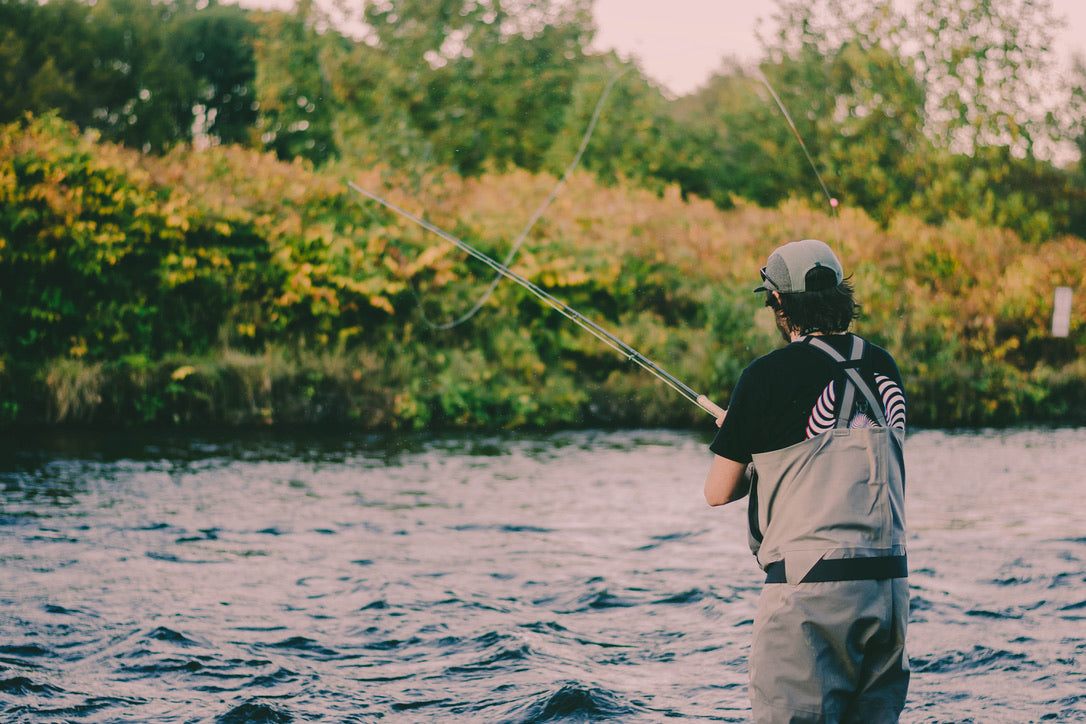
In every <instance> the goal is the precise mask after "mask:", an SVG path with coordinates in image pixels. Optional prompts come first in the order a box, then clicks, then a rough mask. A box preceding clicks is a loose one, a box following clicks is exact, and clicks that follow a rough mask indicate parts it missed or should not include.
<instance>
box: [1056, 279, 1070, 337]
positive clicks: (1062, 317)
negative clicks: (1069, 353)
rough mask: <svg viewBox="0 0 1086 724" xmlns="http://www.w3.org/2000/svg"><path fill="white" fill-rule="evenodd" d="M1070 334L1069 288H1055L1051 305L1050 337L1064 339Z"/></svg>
mask: <svg viewBox="0 0 1086 724" xmlns="http://www.w3.org/2000/svg"><path fill="white" fill-rule="evenodd" d="M1070 333H1071V287H1056V299H1055V301H1054V302H1053V304H1052V336H1053V337H1066V336H1067V335H1069V334H1070Z"/></svg>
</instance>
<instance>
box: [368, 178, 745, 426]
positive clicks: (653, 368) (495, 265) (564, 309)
mask: <svg viewBox="0 0 1086 724" xmlns="http://www.w3.org/2000/svg"><path fill="white" fill-rule="evenodd" d="M347 185H348V186H349V187H350V188H351V189H352V190H353V191H355V192H356V193H358V194H361V195H362V196H365V197H366V198H368V199H371V200H372V201H376V202H377V203H379V204H381V205H382V206H384V207H385V208H387V209H389V210H390V211H393V212H395V213H397V214H399V215H400V216H402V217H404V218H405V219H409V220H410V221H413V222H414V223H416V224H418V225H419V226H421V227H422V228H424V229H426V230H427V231H429V232H431V233H433V234H435V235H437V236H439V237H441V238H442V239H444V240H445V241H447V242H449V243H450V244H452V245H454V246H456V247H457V248H459V249H461V250H462V251H465V252H467V253H468V255H470V256H472V257H474V258H475V259H478V260H479V261H481V262H483V263H484V264H486V265H487V266H489V267H490V268H491V269H493V270H494V271H495V272H497V273H498V275H499V276H503V277H506V278H507V279H511V280H513V281H514V282H516V283H517V284H519V285H521V286H522V287H524V288H525V289H527V290H528V291H529V292H531V293H532V294H533V295H534V296H535V297H536V298H538V299H539V300H540V301H542V302H545V303H546V304H547V305H548V306H550V307H552V308H553V309H555V310H557V311H558V312H559V313H560V314H561V315H562V316H564V317H565V318H566V319H568V320H570V321H571V322H573V323H574V324H576V325H577V326H579V327H581V328H582V329H584V330H586V331H587V332H589V333H590V334H592V335H593V336H594V337H596V338H597V339H599V340H600V341H601V342H603V343H604V344H606V345H607V346H609V347H611V348H612V349H614V350H615V351H616V352H618V353H619V354H621V355H623V356H624V357H626V359H627V360H628V361H630V362H633V363H635V364H637V365H638V366H639V367H641V368H643V369H645V370H646V371H648V372H649V373H650V374H652V375H653V376H655V377H656V378H657V379H659V380H661V381H662V382H664V383H665V384H666V385H668V386H669V387H670V388H671V389H673V390H675V391H676V392H678V393H679V394H680V395H682V396H683V397H685V398H686V399H687V400H689V401H690V402H692V403H694V404H695V405H697V406H698V407H700V408H701V409H703V410H705V411H706V412H708V413H709V414H710V415H713V416H714V417H722V416H723V415H724V414H725V411H724V408H722V407H720V406H719V405H716V404H714V403H713V402H711V401H710V400H709V398H708V397H706V396H705V395H703V394H699V393H697V392H695V391H694V390H693V389H691V388H690V387H688V386H687V385H684V384H683V383H682V382H680V381H679V380H678V379H676V378H675V377H673V376H672V375H671V374H669V373H668V372H666V371H665V370H664V369H662V368H661V367H660V366H659V365H657V364H656V363H655V362H653V361H652V360H650V359H648V358H647V357H645V356H644V355H643V354H641V353H640V352H638V351H637V350H636V349H634V348H633V347H631V346H630V345H628V344H626V343H625V342H623V341H622V340H621V339H619V338H618V337H616V336H614V335H613V334H611V333H610V332H608V331H607V330H606V329H604V328H603V327H601V326H600V325H598V324H596V323H595V322H593V321H592V320H590V319H588V318H587V317H585V316H583V315H582V314H580V313H579V312H578V311H577V310H575V309H573V308H572V307H570V306H569V305H568V304H566V303H565V302H563V301H561V300H560V299H558V298H556V297H554V296H553V295H551V294H548V293H547V292H546V291H544V290H543V289H541V288H539V287H538V286H536V285H535V284H533V283H532V282H530V281H528V280H527V279H525V278H524V277H522V276H520V275H519V274H517V273H516V272H514V271H513V270H512V269H510V268H509V267H507V266H506V265H504V264H502V263H500V262H498V261H497V260H495V259H493V258H491V257H489V256H487V255H486V254H484V253H483V252H481V251H479V250H478V249H476V248H475V247H473V246H471V245H470V244H468V243H467V242H465V241H462V240H461V239H458V238H457V237H455V236H453V235H452V234H450V233H448V232H447V231H445V230H443V229H440V228H438V227H437V226H434V225H433V224H431V223H430V222H429V221H426V220H425V219H423V218H420V217H419V216H416V215H415V214H413V213H411V212H410V211H407V210H406V209H404V208H402V207H400V206H397V205H396V204H393V203H392V202H391V201H388V200H386V199H384V198H382V197H380V196H378V195H377V194H375V193H373V192H372V191H367V190H366V189H364V188H362V187H361V186H359V185H358V184H356V183H354V182H353V181H348V182H347Z"/></svg>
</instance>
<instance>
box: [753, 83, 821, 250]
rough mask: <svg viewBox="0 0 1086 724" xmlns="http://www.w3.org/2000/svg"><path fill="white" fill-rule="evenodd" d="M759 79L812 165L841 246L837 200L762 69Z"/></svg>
mask: <svg viewBox="0 0 1086 724" xmlns="http://www.w3.org/2000/svg"><path fill="white" fill-rule="evenodd" d="M757 71H758V79H759V80H761V81H762V84H763V85H765V87H766V89H767V90H768V91H769V94H770V95H771V96H773V100H774V101H776V102H777V108H780V109H781V113H782V114H784V120H786V121H788V125H789V127H791V129H792V133H793V134H795V136H796V140H797V141H799V147H800V148H802V149H803V155H804V156H806V157H807V163H809V164H811V170H812V171H814V174H815V177H816V178H817V179H818V183H819V185H820V186H822V193H824V194H825V195H826V199H827V200H828V201H829V202H830V216H832V217H833V229H834V234H836V236H837V244H838V246H840V244H841V230H840V227H839V226H838V224H837V203H838V202H837V199H836V198H834V196H833V194H831V193H830V190H829V188H827V187H826V182H825V181H823V180H822V174H820V173H819V172H818V166H817V165H815V162H814V159H813V158H811V154H810V152H809V151H808V150H807V144H806V143H804V142H803V137H802V136H801V135H799V129H798V128H796V124H795V122H794V121H792V116H791V115H789V113H788V109H787V108H785V107H784V103H782V102H781V99H780V97H779V96H778V95H777V91H775V90H773V86H772V85H770V83H769V79H768V78H766V77H765V73H763V72H762V69H761V68H758V69H757Z"/></svg>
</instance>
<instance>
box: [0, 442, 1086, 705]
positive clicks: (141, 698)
mask: <svg viewBox="0 0 1086 724" xmlns="http://www.w3.org/2000/svg"><path fill="white" fill-rule="evenodd" d="M710 435H711V432H708V431H707V432H706V433H705V434H703V435H696V434H689V433H676V432H669V431H639V432H633V433H630V432H625V433H610V432H608V433H599V432H577V433H563V434H559V435H551V436H543V435H540V436H538V437H510V438H478V437H474V438H454V439H440V440H429V441H423V440H418V439H413V440H403V439H399V440H382V439H368V438H367V439H363V438H350V437H347V436H343V437H339V438H332V439H329V438H327V437H324V438H321V439H318V438H316V437H314V436H312V435H310V436H308V437H306V436H297V437H291V438H284V437H278V438H276V437H272V436H262V437H249V438H241V437H239V438H234V439H231V440H225V441H224V440H216V439H210V438H208V439H194V438H176V437H168V438H157V439H142V440H131V441H129V440H125V439H122V438H120V437H92V436H81V437H69V438H65V439H55V438H54V439H44V440H43V439H36V440H28V439H24V440H15V441H13V440H11V439H9V440H7V441H6V442H5V443H4V444H5V445H6V446H8V449H7V450H6V452H4V454H3V455H2V456H0V488H2V490H3V494H2V495H3V498H2V501H3V506H2V509H0V721H3V722H27V723H30V722H215V723H217V724H241V723H242V722H318V721H319V722H395V723H397V724H398V723H401V722H402V723H408V724H410V723H415V722H495V723H497V722H508V723H510V724H513V723H525V722H623V723H625V722H631V723H641V722H662V721H668V720H688V721H723V722H742V721H747V720H748V718H749V704H748V702H747V687H746V684H747V653H748V650H749V640H750V633H751V619H752V617H753V614H754V608H755V603H756V600H757V596H758V592H759V589H760V584H759V581H760V576H759V572H758V570H757V568H756V566H755V564H754V561H753V558H752V557H751V556H750V553H749V551H748V550H747V548H746V536H745V530H744V520H745V504H739V505H736V506H729V507H728V508H725V509H715V510H714V509H709V508H708V507H706V506H705V504H704V502H703V501H702V498H701V485H702V482H703V480H704V476H705V473H706V471H707V470H708V466H709V457H710V454H709V453H708V450H707V447H706V445H707V443H708V441H709V438H710ZM908 456H909V466H910V467H909V473H908V491H907V495H908V506H909V507H908V511H909V525H910V563H911V567H912V570H913V574H912V576H911V578H910V580H911V586H912V596H913V606H912V616H911V621H912V622H911V627H910V630H909V634H910V638H909V647H910V654H911V658H912V663H913V671H914V674H913V686H912V690H911V694H910V701H909V705H908V708H907V710H906V713H905V715H904V717H903V722H913V723H916V722H978V723H979V722H1041V721H1054V722H1067V721H1086V622H1084V619H1086V585H1084V584H1086V523H1084V520H1086V506H1084V502H1083V498H1084V493H1086V483H1084V478H1086V431H1084V430H1028V431H1012V432H990V433H969V434H949V433H943V432H918V433H914V434H912V435H911V436H910V438H909V441H908Z"/></svg>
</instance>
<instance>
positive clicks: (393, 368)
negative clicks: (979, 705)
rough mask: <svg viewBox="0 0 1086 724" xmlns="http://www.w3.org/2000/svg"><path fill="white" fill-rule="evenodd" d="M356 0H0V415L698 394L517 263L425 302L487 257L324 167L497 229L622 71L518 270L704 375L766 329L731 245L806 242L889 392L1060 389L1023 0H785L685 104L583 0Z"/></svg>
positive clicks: (986, 396)
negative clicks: (238, 1)
mask: <svg viewBox="0 0 1086 724" xmlns="http://www.w3.org/2000/svg"><path fill="white" fill-rule="evenodd" d="M355 6H356V4H349V3H341V4H339V5H336V4H331V5H327V6H321V5H315V4H313V3H312V2H308V1H306V0H299V2H297V3H296V5H295V6H294V8H293V9H292V10H291V11H288V12H281V11H266V10H260V11H258V10H246V9H243V8H240V7H237V6H234V5H219V4H217V3H214V2H211V3H208V2H206V1H203V0H201V1H198V2H193V1H192V0H174V1H170V2H151V0H97V1H96V2H93V3H87V2H81V1H80V0H49V1H48V2H45V3H39V2H37V1H36V0H0V123H2V124H3V125H2V126H0V424H3V425H14V424H56V423H64V424H111V425H143V424H170V425H176V424H185V425H195V424H200V425H208V424H228V425H248V424H295V423H334V424H347V425H351V426H353V427H357V428H360V429H372V430H389V429H419V428H423V427H430V428H478V429H497V428H503V427H518V426H530V427H553V426H579V425H603V426H624V427H625V426H631V427H632V426H642V425H669V426H688V425H694V424H704V423H705V422H706V419H707V416H706V415H705V414H704V413H703V412H701V411H700V410H698V409H697V408H695V407H693V406H691V405H690V404H689V403H687V402H686V401H685V400H683V399H682V398H681V397H679V396H677V395H675V394H674V392H672V391H671V390H670V389H668V388H667V387H665V386H663V385H662V384H661V383H659V382H658V381H657V380H656V379H655V378H653V377H651V376H649V375H648V374H647V373H645V372H643V371H641V370H640V369H639V368H637V367H635V366H633V365H631V364H630V363H629V362H628V361H627V360H625V359H624V358H622V357H621V356H618V355H616V353H615V352H613V351H612V350H610V349H609V348H607V347H605V346H603V345H602V344H601V343H600V342H599V341H597V340H596V339H595V338H593V337H591V336H589V335H587V334H585V333H583V332H582V331H580V330H579V329H578V328H577V327H575V326H573V325H572V324H570V323H569V322H568V321H567V320H565V319H564V318H563V317H562V316H561V315H560V314H559V313H558V312H556V311H555V310H551V309H549V308H547V307H545V306H543V305H541V304H540V303H539V302H538V301H537V300H536V299H535V298H534V297H532V296H531V295H530V294H529V293H528V292H527V291H526V290H524V289H522V288H520V287H518V286H516V285H514V284H512V283H510V282H502V283H501V284H499V285H498V287H497V289H496V291H495V293H494V294H493V296H491V297H490V298H489V299H488V300H487V302H486V303H485V304H484V305H483V306H482V308H481V310H480V311H479V312H478V314H477V315H475V316H474V317H472V318H471V319H470V321H467V322H465V323H463V324H460V325H457V326H453V327H452V328H449V329H442V328H441V326H442V324H443V323H446V322H449V321H452V320H455V319H457V318H459V317H460V316H461V315H463V314H464V312H465V311H467V310H468V309H469V308H471V306H472V305H473V304H474V303H475V302H476V300H478V299H480V297H481V295H482V294H484V292H485V291H486V289H487V287H488V286H489V284H490V282H491V279H492V272H490V271H489V270H488V269H487V268H486V267H484V266H483V265H481V264H479V263H478V262H474V261H472V260H471V259H468V258H466V257H465V255H463V254H462V253H460V252H459V251H457V250H456V249H455V248H454V247H452V246H451V245H449V244H447V243H445V242H442V241H441V240H440V239H437V238H435V237H433V236H432V235H428V234H427V233H426V232H424V231H423V230H421V229H419V228H416V227H413V226H411V225H410V224H409V223H408V222H404V221H403V220H401V219H399V218H398V217H395V216H393V215H391V214H389V213H388V212H386V211H384V210H383V209H381V208H380V207H379V206H377V205H375V204H372V203H368V202H366V203H360V200H359V199H358V198H357V197H355V196H353V195H352V194H351V193H350V192H349V190H348V187H347V185H346V183H347V181H354V182H356V183H358V184H359V185H360V186H362V187H364V188H368V189H371V190H374V191H376V192H378V193H380V194H382V195H387V196H388V197H389V198H390V199H391V200H393V201H394V202H396V203H398V204H401V205H403V206H405V207H406V208H408V209H410V210H412V211H414V212H415V213H418V214H419V215H421V216H424V217H426V218H427V219H429V220H431V221H432V222H433V223H435V224H437V225H438V226H439V227H441V228H443V229H446V230H448V231H449V232H451V233H453V234H455V235H457V236H459V237H460V238H463V239H464V240H465V241H467V242H468V243H469V244H472V245H473V246H476V247H477V248H479V249H481V250H482V251H484V252H486V253H489V254H491V255H492V256H495V257H496V258H504V256H505V254H506V253H508V252H509V250H510V248H511V245H512V243H513V240H514V239H515V238H516V237H517V234H518V233H520V232H521V231H522V230H523V228H524V225H525V223H526V221H527V220H528V218H529V217H530V216H531V213H532V211H534V210H535V209H537V208H538V207H539V205H540V203H541V202H542V201H543V200H544V199H545V198H547V197H548V194H549V193H550V192H551V191H552V190H553V189H554V188H555V184H556V183H557V180H558V178H559V177H560V176H561V175H562V173H563V171H564V170H565V169H566V168H567V167H568V165H569V164H570V162H571V159H573V158H574V157H575V154H576V153H577V151H578V147H579V145H580V144H581V141H582V136H583V134H584V132H585V129H586V128H587V127H588V125H589V121H590V118H591V117H592V115H593V112H594V109H595V108H596V106H597V103H598V102H599V101H600V98H601V94H602V93H603V92H604V89H605V88H607V87H608V86H609V85H610V84H613V88H612V90H611V91H610V95H609V96H608V97H607V98H606V103H605V105H604V106H603V111H602V114H601V116H600V118H599V122H598V125H597V126H596V127H595V131H594V132H593V134H592V135H591V138H590V139H589V142H588V144H587V146H586V147H585V149H584V155H583V157H582V159H581V164H580V167H579V170H578V171H577V172H576V173H574V174H573V176H572V177H571V178H570V179H569V181H568V183H567V185H566V186H565V187H564V188H563V189H562V192H561V194H560V195H559V196H558V197H557V199H556V200H555V201H554V203H553V204H551V205H550V206H548V207H547V209H546V212H545V214H544V215H543V216H542V218H541V219H540V220H539V222H538V223H537V224H536V225H535V226H534V227H533V228H532V230H531V232H530V234H528V236H527V238H526V239H525V243H524V245H523V246H522V247H520V250H519V254H518V255H517V257H516V259H515V261H514V263H513V266H514V269H515V270H516V271H517V273H518V274H520V275H522V276H524V277H526V278H528V279H530V280H531V281H533V282H534V283H536V284H538V285H539V286H541V287H542V288H544V289H546V290H547V291H549V292H551V293H552V294H554V295H555V296H557V297H559V298H561V299H562V300H563V301H565V302H567V303H568V304H570V305H571V306H572V307H574V308H575V309H577V310H578V311H579V312H581V313H582V314H584V315H585V316H586V317H588V318H590V319H592V320H593V321H596V322H597V323H599V324H601V325H602V326H603V327H605V328H607V329H608V330H610V331H612V332H613V333H615V334H616V335H617V336H619V337H620V338H622V339H624V340H625V341H627V342H629V343H630V344H631V345H632V346H634V347H635V348H637V349H638V350H640V351H641V352H642V353H644V354H645V355H646V356H647V357H649V358H651V359H653V360H654V361H656V362H657V363H658V364H660V365H661V366H662V367H664V368H665V369H667V370H668V371H669V372H671V373H672V374H674V375H675V376H676V377H678V378H679V379H682V380H684V381H686V382H687V383H688V384H690V386H692V387H694V388H695V389H697V390H699V391H705V392H707V393H708V394H709V396H710V397H711V398H714V399H716V401H718V402H719V403H721V404H726V402H727V394H728V391H729V390H730V389H731V386H732V385H734V383H735V380H736V378H737V377H738V374H739V373H740V372H741V370H742V368H743V367H744V366H745V364H746V363H747V362H749V360H750V359H752V358H753V357H754V356H755V355H758V354H761V353H764V352H766V351H768V350H769V349H772V348H773V347H774V346H776V345H777V344H778V340H777V339H776V336H775V335H776V333H775V331H774V329H773V325H772V322H771V320H770V319H769V317H768V316H767V312H766V311H765V310H764V309H761V308H760V303H761V300H760V298H759V296H758V295H754V294H751V293H750V291H749V290H750V288H752V287H753V286H754V285H755V283H756V281H757V279H756V277H757V269H758V268H759V267H760V266H762V265H763V264H764V258H765V256H766V255H767V254H768V252H769V251H770V250H771V249H772V248H773V247H774V246H776V245H777V244H780V243H784V242H786V241H790V240H794V239H797V238H804V237H811V236H813V237H818V238H823V239H826V240H827V241H829V242H830V243H831V244H833V245H834V246H835V247H836V248H837V249H838V250H839V252H840V254H841V256H842V257H843V261H844V263H845V265H846V267H847V268H848V269H850V270H852V271H853V273H854V278H855V282H856V285H857V287H858V289H859V291H860V297H861V301H862V302H863V305H864V312H865V315H864V318H863V320H862V321H861V322H860V324H859V327H858V331H860V332H861V333H863V334H865V335H867V336H869V337H870V338H871V339H873V340H874V341H876V342H877V343H879V344H883V345H884V346H887V347H888V348H889V349H891V350H892V351H893V352H894V353H895V355H896V356H897V357H898V360H899V363H900V365H901V367H902V371H903V373H904V374H905V377H906V383H907V390H908V392H909V393H910V401H911V421H912V423H913V424H919V425H928V426H975V425H1007V424H1021V423H1026V422H1043V421H1048V422H1066V421H1073V422H1081V421H1083V420H1086V354H1084V352H1086V325H1083V323H1082V319H1083V304H1084V302H1083V294H1084V292H1086V242H1084V241H1083V240H1082V239H1083V237H1084V236H1086V165H1084V163H1083V161H1082V156H1083V151H1084V150H1086V126H1084V121H1083V119H1084V114H1083V107H1084V106H1083V102H1084V93H1083V88H1084V87H1086V70H1084V69H1083V67H1082V65H1081V63H1080V64H1079V65H1078V66H1077V67H1076V68H1075V69H1074V70H1073V72H1072V73H1071V74H1070V75H1067V74H1066V73H1064V74H1061V75H1060V76H1059V77H1060V78H1061V79H1062V80H1060V81H1059V82H1058V83H1055V81H1053V80H1052V78H1053V73H1052V68H1053V65H1054V63H1055V58H1054V57H1053V56H1052V55H1051V51H1049V50H1048V49H1047V47H1048V46H1047V42H1048V40H1050V39H1051V33H1052V30H1053V28H1054V27H1055V23H1056V20H1055V19H1054V18H1053V17H1052V13H1051V11H1050V9H1049V8H1048V6H1047V4H1046V3H1044V2H1027V1H1026V0H1007V2H1004V3H973V2H968V1H967V0H962V1H961V2H951V3H946V2H926V1H922V2H920V3H918V4H917V5H916V8H915V9H914V10H913V11H912V12H911V13H909V14H899V13H897V12H895V11H894V9H893V5H892V4H891V3H889V2H874V3H870V4H863V5H862V6H861V5H859V4H856V3H847V2H842V1H841V0H815V1H814V2H810V1H805V2H796V1H793V0H777V2H776V4H775V12H774V14H773V25H771V30H772V32H771V33H769V34H768V35H767V36H766V37H765V38H763V44H764V49H765V51H764V58H763V61H762V62H761V63H760V64H758V65H757V66H753V65H749V66H744V65H742V64H739V63H737V62H733V61H727V60H725V61H723V62H722V64H721V67H720V70H719V71H718V73H717V74H716V75H714V76H713V77H712V78H711V79H710V80H709V81H708V83H706V84H705V85H704V86H703V87H702V88H701V89H699V90H698V91H696V92H694V93H692V94H690V95H687V96H683V97H679V98H674V97H671V96H669V95H668V94H666V93H664V92H663V91H661V90H660V89H659V88H657V87H655V86H654V85H653V84H652V83H651V82H650V81H649V80H647V79H646V78H645V77H644V76H643V75H642V74H641V72H640V71H639V69H637V68H636V67H631V66H630V65H629V64H628V63H625V62H622V61H620V60H619V59H618V58H617V57H615V56H614V55H613V54H598V53H593V52H591V51H590V50H588V48H590V45H591V41H592V37H593V35H594V27H593V21H592V12H591V10H592V4H591V2H590V0H566V1H564V2H558V1H557V0H515V1H514V0H506V1H504V2H498V0H492V1H490V2H477V1H475V0H383V1H381V2H376V1H375V2H367V3H365V4H360V5H357V7H358V8H360V9H357V10H356V9H355ZM337 28H341V29H342V28H355V29H356V30H354V31H352V32H351V33H347V32H344V31H342V30H337ZM763 75H764V78H765V80H766V81H768V83H769V85H771V86H772V88H773V89H774V90H775V91H776V92H777V93H778V95H779V96H780V98H781V101H782V102H783V104H784V105H785V107H786V108H788V109H789V110H790V115H791V118H792V120H793V121H794V123H795V126H796V128H795V131H796V133H798V134H799V136H800V137H801V138H802V139H803V142H804V144H805V146H806V148H807V150H808V151H809V152H810V154H811V156H812V157H813V158H814V159H815V162H816V164H817V165H818V167H819V170H820V173H821V175H822V177H823V178H824V179H825V180H826V183H827V185H828V186H829V187H830V189H831V192H832V193H833V194H834V195H835V196H836V197H838V198H839V199H840V201H841V206H840V207H839V210H838V213H837V214H836V215H833V214H831V213H830V212H831V209H830V207H829V204H828V202H827V199H826V197H825V196H824V194H823V192H822V188H821V186H820V184H819V182H818V179H817V178H816V177H815V174H814V173H813V172H812V169H811V167H810V165H809V164H808V162H807V159H806V158H805V156H804V154H803V149H802V148H801V147H800V144H799V142H798V141H797V138H796V135H795V133H794V132H793V129H792V128H791V127H790V125H789V123H788V122H787V121H786V120H785V118H784V117H783V115H782V114H781V112H780V110H779V108H778V107H777V105H776V103H775V102H774V100H773V98H772V96H771V94H770V91H769V88H768V87H767V85H766V83H763ZM1056 286H1069V287H1072V288H1073V290H1074V305H1075V307H1074V317H1073V323H1072V328H1071V335H1070V336H1069V337H1066V338H1055V337H1053V336H1052V335H1051V334H1050V323H1051V315H1052V306H1053V301H1052V300H1053V290H1054V288H1055V287H1056Z"/></svg>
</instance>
